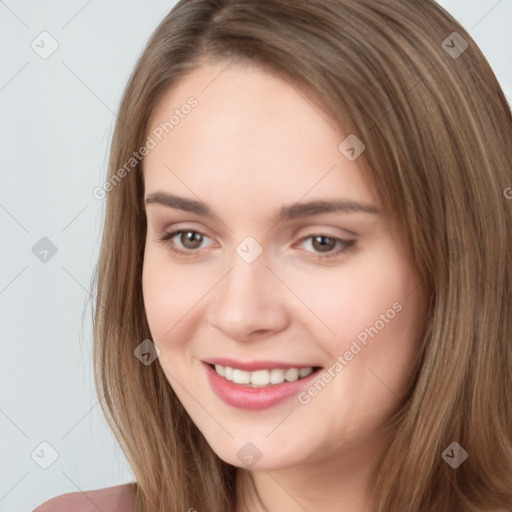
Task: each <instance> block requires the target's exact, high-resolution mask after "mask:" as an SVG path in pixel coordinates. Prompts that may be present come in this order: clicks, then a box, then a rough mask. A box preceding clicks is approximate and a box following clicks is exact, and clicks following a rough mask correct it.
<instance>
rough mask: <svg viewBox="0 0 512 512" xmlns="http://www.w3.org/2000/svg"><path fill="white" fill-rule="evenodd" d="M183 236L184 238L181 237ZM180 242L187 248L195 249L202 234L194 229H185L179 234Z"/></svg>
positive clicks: (199, 243) (199, 242)
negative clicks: (185, 230) (184, 231)
mask: <svg viewBox="0 0 512 512" xmlns="http://www.w3.org/2000/svg"><path fill="white" fill-rule="evenodd" d="M183 237H185V239H183ZM181 238H182V240H181V241H182V243H183V245H184V246H185V247H187V248H188V249H196V248H197V247H199V246H200V245H201V241H202V235H200V234H199V233H195V232H194V231H187V232H186V233H183V234H182V235H181Z"/></svg>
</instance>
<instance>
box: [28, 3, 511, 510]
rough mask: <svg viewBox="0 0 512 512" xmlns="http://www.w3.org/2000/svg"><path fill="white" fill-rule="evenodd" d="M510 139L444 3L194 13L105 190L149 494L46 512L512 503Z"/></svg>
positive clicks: (105, 364) (121, 331)
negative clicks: (63, 510)
mask: <svg viewBox="0 0 512 512" xmlns="http://www.w3.org/2000/svg"><path fill="white" fill-rule="evenodd" d="M511 140H512V116H511V112H510V110H509V108H508V105H507V103H506V100H505V97H504V95H503V93H502V91H501V89H500V87H499V85H498V83H497V81H496V78H495V77H494V75H493V73H492V71H491V69H490V67H489V65H488V64H487V62H486V60H485V58H484V57H483V55H482V54H481V52H480V51H479V49H478V48H477V46H476V45H475V43H474V41H473V40H472V39H471V38H470V36H469V35H468V34H467V32H465V30H464V29H463V28H462V27H461V26H460V25H459V24H458V23H457V22H456V21H455V20H454V19H453V18H452V17H451V16H449V15H448V14H447V13H446V12H445V11H444V10H443V9H442V8H441V7H439V6H438V5H437V4H436V3H435V2H433V1H423V2H417V3H416V2H414V3H411V2H403V1H398V0H362V1H357V2H356V1H354V0H321V1H317V2H306V1H293V2H290V1H283V0H279V1H278V0H263V1H258V2H247V1H242V0H232V1H228V0H209V1H208V0H186V1H181V2H179V3H178V5H177V6H176V7H175V8H174V9H173V10H172V11H171V12H170V13H169V15H168V16H167V17H166V18H165V19H164V20H163V21H162V23H161V24H160V26H159V27H158V28H157V29H156V31H155V33H154V34H153V36H152V37H151V39H150V41H149V43H148V45H147V48H146V49H145V51H144V53H143V54H142V56H141V58H140V60H139V62H138V64H137V65H136V68H135V70H134V72H133V74H132V76H131V78H130V81H129V83H128V86H127V88H126V91H125V93H124V97H123V100H122V103H121V107H120V110H119V121H118V123H117V126H116V130H115V133H114V138H113V142H112V151H111V160H110V171H109V178H108V180H107V182H106V183H105V185H104V187H102V188H101V189H100V190H98V191H97V197H100V196H103V197H105V198H106V201H107V205H106V206H107V208H106V220H105V228H104V234H103V242H102V249H101V254H100V260H99V263H98V272H97V276H96V278H97V304H96V306H97V307H96V311H95V313H96V316H95V364H96V371H97V373H96V377H97V388H98V391H99V394H100V396H101V397H102V398H103V400H104V404H103V403H102V405H104V410H105V413H106V415H107V418H108V420H109V422H110V424H111V426H112V429H113V431H114V432H115V434H116V436H117V438H118V439H119V442H120V443H121V445H122V447H123V450H124V452H125V454H126V456H127V458H128V460H129V462H130V464H131V467H132V469H133V471H134V474H135V477H136V483H134V484H130V485H129V486H118V487H116V488H110V489H103V490H101V491H93V492H90V493H87V495H86V496H84V495H83V494H81V495H68V496H67V497H66V496H64V497H60V498H56V499H55V500H51V501H50V502H48V503H47V504H45V505H43V506H41V507H40V508H38V509H37V511H38V512H48V511H51V512H55V511H57V510H59V507H61V508H62V507H64V508H66V510H69V509H70V507H71V508H72V509H73V510H84V511H85V510H89V508H91V506H93V505H92V504H91V502H92V503H93V504H94V509H96V508H99V509H100V510H103V511H105V512H106V511H114V510H116V511H117V510H134V511H139V512H142V511H144V512H149V511H151V512H157V511H158V512H164V511H171V510H172V511H178V510H179V511H182V510H189V511H193V510H197V511H202V510H205V511H206V510H208V511H209V512H225V511H232V512H242V511H244V512H245V511H247V512H249V511H250V512H256V511H258V512H259V511H265V510H266V511H268V512H274V511H281V510H286V511H292V512H293V511H295V510H297V511H299V510H301V511H302V510H308V511H313V510H323V511H330V510H333V511H334V510H344V511H347V512H352V511H362V510H365V511H372V512H390V511H397V510H407V511H408V512H412V511H414V512H427V511H436V512H442V511H445V512H448V511H450V512H451V511H455V510H457V511H475V512H476V511H496V512H497V511H505V510H507V509H510V508H512V432H511V429H510V424H511V423H512V377H511V375H512V372H511V370H512V348H511V343H510V342H511V339H512V314H511V304H512V256H511V255H512V243H511V237H510V232H511V231H512V201H511V200H510V198H511V196H512V189H511V188H510V187H511V186H512V144H511ZM118 499H119V500H123V501H119V502H117V501H116V500H118ZM64 500H68V501H67V502H66V503H65V504H64ZM80 500H81V501H80ZM87 507H89V508H87Z"/></svg>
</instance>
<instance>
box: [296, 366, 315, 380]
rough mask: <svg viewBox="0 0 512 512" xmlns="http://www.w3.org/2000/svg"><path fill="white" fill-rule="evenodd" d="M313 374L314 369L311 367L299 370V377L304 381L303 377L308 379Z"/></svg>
mask: <svg viewBox="0 0 512 512" xmlns="http://www.w3.org/2000/svg"><path fill="white" fill-rule="evenodd" d="M312 373H313V368H311V366H310V367H309V368H301V369H300V370H299V377H300V378H301V379H302V378H303V377H307V376H308V375H310V374H312Z"/></svg>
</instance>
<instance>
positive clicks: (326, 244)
mask: <svg viewBox="0 0 512 512" xmlns="http://www.w3.org/2000/svg"><path fill="white" fill-rule="evenodd" d="M316 242H319V244H316ZM334 244H335V241H334V239H333V238H330V237H327V236H315V238H314V239H313V246H315V249H319V250H320V251H322V252H327V251H329V250H331V249H333V247H334Z"/></svg>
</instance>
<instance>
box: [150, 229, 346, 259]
mask: <svg viewBox="0 0 512 512" xmlns="http://www.w3.org/2000/svg"><path fill="white" fill-rule="evenodd" d="M183 233H194V234H197V235H202V236H203V237H206V238H208V237H207V235H205V234H204V233H201V232H200V231H195V230H193V229H180V230H176V231H172V232H170V233H163V234H162V235H161V236H158V237H157V240H158V241H159V242H162V243H163V244H164V245H166V246H168V247H169V250H170V251H171V252H172V253H176V254H178V255H180V256H197V254H194V253H197V252H198V251H199V249H188V250H182V249H177V248H176V245H175V244H174V242H172V239H173V238H174V237H175V236H176V235H181V234H183ZM316 237H324V238H328V239H332V240H334V241H335V242H337V243H338V244H339V245H341V248H338V249H337V250H334V251H332V252H329V253H325V254H322V253H313V254H314V255H315V258H318V259H320V260H323V259H327V258H334V257H336V256H340V255H341V254H344V253H346V252H349V251H352V250H354V249H355V243H356V241H355V239H352V240H346V239H343V238H337V237H334V236H330V235H324V234H321V233H319V234H314V235H309V236H306V237H304V238H302V239H301V240H300V241H301V242H304V241H305V240H309V239H313V238H316ZM306 252H310V251H306Z"/></svg>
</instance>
